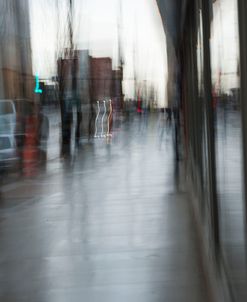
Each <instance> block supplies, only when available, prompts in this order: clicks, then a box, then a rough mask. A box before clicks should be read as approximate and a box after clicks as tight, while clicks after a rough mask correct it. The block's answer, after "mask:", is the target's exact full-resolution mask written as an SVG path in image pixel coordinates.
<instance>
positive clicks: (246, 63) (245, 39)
mask: <svg viewBox="0 0 247 302" xmlns="http://www.w3.org/2000/svg"><path fill="white" fill-rule="evenodd" d="M246 16H247V1H246V0H238V19H239V43H240V45H239V49H240V87H241V88H240V103H241V115H242V141H243V182H244V183H243V189H244V192H243V195H244V202H245V224H246V226H245V227H246V230H247V211H246V209H247V158H246V155H247V102H246V101H247V86H246V84H247V21H246Z"/></svg>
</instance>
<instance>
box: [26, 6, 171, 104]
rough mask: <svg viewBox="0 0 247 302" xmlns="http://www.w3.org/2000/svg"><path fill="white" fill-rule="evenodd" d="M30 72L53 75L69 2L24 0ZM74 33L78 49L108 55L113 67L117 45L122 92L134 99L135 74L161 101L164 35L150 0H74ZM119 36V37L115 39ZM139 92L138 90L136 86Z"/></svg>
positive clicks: (65, 44) (163, 95)
mask: <svg viewBox="0 0 247 302" xmlns="http://www.w3.org/2000/svg"><path fill="white" fill-rule="evenodd" d="M29 2H30V24H31V37H32V55H33V72H34V73H35V74H38V75H39V76H40V77H41V78H49V77H51V76H53V75H55V74H56V58H57V57H58V55H59V53H60V52H61V50H62V49H63V48H65V47H68V46H69V43H68V35H67V33H68V30H67V26H66V24H67V22H66V20H67V3H68V0H42V1H40V0H29ZM73 6H74V9H73V33H74V43H75V46H76V48H77V49H89V51H90V55H92V56H95V57H102V56H108V57H112V59H113V68H117V66H118V62H119V61H118V56H119V51H118V50H119V47H118V46H119V44H120V45H121V46H122V55H123V59H124V83H123V88H124V93H125V95H126V97H130V98H131V97H133V96H134V94H135V91H134V77H135V76H136V78H137V79H138V83H139V85H140V87H141V86H142V84H144V83H149V86H151V85H152V86H153V87H154V89H155V91H156V92H157V98H158V104H159V106H165V105H166V101H167V98H166V81H167V53H166V37H165V33H164V29H163V25H162V21H161V17H160V15H159V11H158V7H157V4H156V1H155V0H134V1H133V0H104V1H103V0H74V1H73ZM119 36H120V37H121V38H120V39H119ZM140 91H141V92H140V93H142V89H141V88H140ZM143 93H144V92H143Z"/></svg>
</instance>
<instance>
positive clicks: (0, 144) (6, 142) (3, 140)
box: [0, 136, 11, 150]
mask: <svg viewBox="0 0 247 302" xmlns="http://www.w3.org/2000/svg"><path fill="white" fill-rule="evenodd" d="M9 148H11V142H10V139H9V137H7V136H0V150H4V149H9Z"/></svg>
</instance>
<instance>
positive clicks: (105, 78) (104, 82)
mask: <svg viewBox="0 0 247 302" xmlns="http://www.w3.org/2000/svg"><path fill="white" fill-rule="evenodd" d="M90 71H91V77H90V80H91V96H92V102H93V103H96V101H100V100H105V99H110V98H111V97H112V59H111V58H93V57H90Z"/></svg>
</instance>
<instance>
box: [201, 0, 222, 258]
mask: <svg viewBox="0 0 247 302" xmlns="http://www.w3.org/2000/svg"><path fill="white" fill-rule="evenodd" d="M211 5H212V2H211V0H202V23H203V24H202V28H203V52H204V56H203V57H204V58H203V61H204V62H203V63H204V68H203V77H204V91H205V92H204V94H205V111H206V126H207V145H208V150H207V152H208V172H209V173H208V175H209V194H210V203H211V204H210V206H211V219H212V220H211V222H212V232H213V234H212V235H213V240H214V247H215V255H216V257H217V256H218V254H219V248H220V240H219V211H218V201H217V188H216V162H215V133H214V111H213V103H212V82H211V58H210V8H211Z"/></svg>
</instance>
